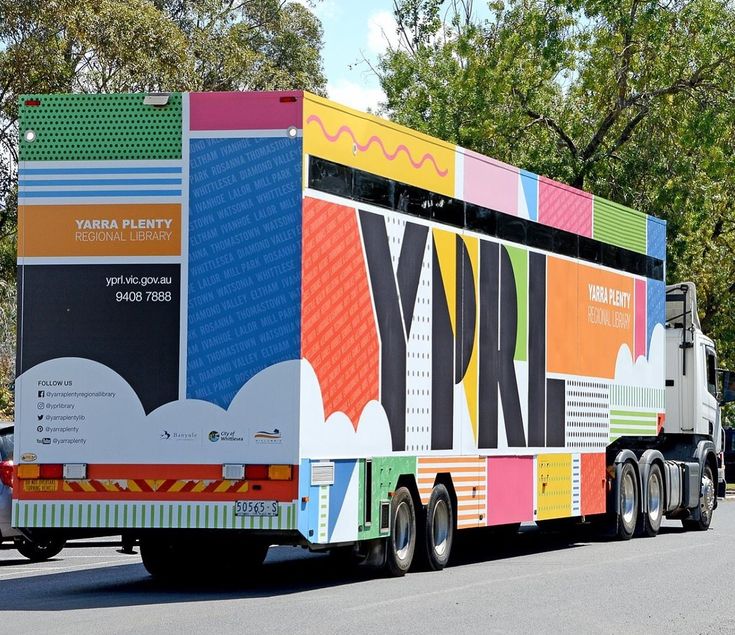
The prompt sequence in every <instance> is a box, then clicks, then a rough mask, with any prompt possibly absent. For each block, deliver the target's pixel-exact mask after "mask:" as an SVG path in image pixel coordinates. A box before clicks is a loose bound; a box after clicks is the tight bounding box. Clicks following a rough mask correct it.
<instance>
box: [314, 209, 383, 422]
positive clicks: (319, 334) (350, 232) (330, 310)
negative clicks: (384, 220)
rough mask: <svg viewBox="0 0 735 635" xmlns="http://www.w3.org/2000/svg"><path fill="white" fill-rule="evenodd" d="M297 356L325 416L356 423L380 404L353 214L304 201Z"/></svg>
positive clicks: (370, 310) (370, 318)
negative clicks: (307, 368) (306, 365)
mask: <svg viewBox="0 0 735 635" xmlns="http://www.w3.org/2000/svg"><path fill="white" fill-rule="evenodd" d="M303 224H304V227H303V272H302V285H303V287H302V289H303V291H302V296H303V300H302V302H303V306H302V317H301V354H302V356H303V357H304V359H306V360H308V361H309V362H310V363H311V365H312V366H313V367H314V371H315V372H316V375H317V377H318V378H319V384H320V386H321V389H322V397H323V399H324V414H325V416H326V417H328V416H329V415H330V414H332V413H333V412H337V411H339V412H344V413H345V414H346V415H347V416H348V417H349V418H350V420H351V421H352V425H353V426H355V427H357V422H358V419H359V416H360V413H361V412H362V409H363V408H364V407H365V404H366V403H367V402H368V401H370V400H373V399H375V400H377V399H378V359H379V356H378V333H377V329H376V325H375V318H374V315H373V305H372V300H371V296H370V287H369V284H368V278H367V271H366V267H365V259H364V257H363V253H362V245H361V242H360V233H359V231H358V227H357V213H356V211H355V210H354V209H352V208H349V207H344V206H342V205H336V204H334V203H326V202H324V201H319V200H315V199H311V198H306V199H304V221H303Z"/></svg>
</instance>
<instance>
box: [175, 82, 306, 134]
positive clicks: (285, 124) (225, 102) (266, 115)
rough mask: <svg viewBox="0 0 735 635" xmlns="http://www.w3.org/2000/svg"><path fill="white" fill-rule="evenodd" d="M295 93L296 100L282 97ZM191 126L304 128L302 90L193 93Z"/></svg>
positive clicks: (190, 107)
mask: <svg viewBox="0 0 735 635" xmlns="http://www.w3.org/2000/svg"><path fill="white" fill-rule="evenodd" d="M282 97H292V98H293V97H295V98H296V100H295V101H285V102H284V101H281V98H282ZM189 109H190V115H189V127H190V130H283V129H285V128H289V127H290V126H295V127H296V128H302V127H303V123H302V119H303V116H302V113H303V94H302V93H301V92H299V91H284V92H262V93H191V94H190V95H189Z"/></svg>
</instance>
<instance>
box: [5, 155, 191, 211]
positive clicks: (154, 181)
mask: <svg viewBox="0 0 735 635" xmlns="http://www.w3.org/2000/svg"><path fill="white" fill-rule="evenodd" d="M182 178H183V177H182V168H181V166H171V165H167V166H165V165H161V166H150V165H149V166H140V165H136V164H135V162H131V163H128V164H125V165H122V164H116V165H110V164H108V165H102V164H100V166H99V167H43V168H39V167H29V168H25V169H22V170H21V173H20V179H19V181H18V203H19V204H24V203H25V204H29V203H40V202H43V201H42V200H41V199H50V200H58V199H69V198H84V199H87V198H94V199H102V200H104V199H109V198H133V197H135V198H140V197H144V198H160V197H164V196H165V197H177V196H181V188H182Z"/></svg>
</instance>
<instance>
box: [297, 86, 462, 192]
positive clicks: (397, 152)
mask: <svg viewBox="0 0 735 635" xmlns="http://www.w3.org/2000/svg"><path fill="white" fill-rule="evenodd" d="M304 152H305V153H306V154H310V155H313V156H318V157H321V158H323V159H328V160H329V161H334V162H335V163H341V164H343V165H349V166H350V167H354V168H358V169H360V170H364V171H365V172H370V173H372V174H377V175H380V176H383V177H386V178H389V179H394V180H396V181H401V182H403V183H408V184H409V185H415V186H416V187H420V188H423V189H426V190H430V191H432V192H437V193H439V194H444V195H446V196H454V179H455V169H454V161H455V153H456V146H454V145H452V144H449V143H445V142H444V141H440V140H439V139H434V138H433V137H429V136H427V135H424V134H421V133H419V132H415V131H413V130H410V129H409V128H404V127H403V126H399V125H396V124H394V123H391V122H389V121H386V120H384V119H380V118H378V117H374V116H372V115H367V114H365V113H362V112H359V111H357V110H352V109H351V108H347V107H345V106H341V105H339V104H335V103H334V102H331V101H329V100H327V99H323V98H322V97H317V96H316V95H311V94H308V93H307V94H305V95H304Z"/></svg>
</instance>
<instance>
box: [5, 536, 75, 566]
mask: <svg viewBox="0 0 735 635" xmlns="http://www.w3.org/2000/svg"><path fill="white" fill-rule="evenodd" d="M65 544H66V540H64V539H63V538H57V537H55V536H37V537H35V536H34V540H33V541H32V542H31V541H29V540H27V539H25V538H21V539H20V540H18V541H17V542H16V543H15V546H16V549H18V551H20V553H21V555H23V556H25V557H26V558H28V559H29V560H30V561H31V562H41V561H42V560H48V559H49V558H53V557H54V556H55V555H57V554H58V553H60V552H61V550H62V549H63V548H64V545H65Z"/></svg>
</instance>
